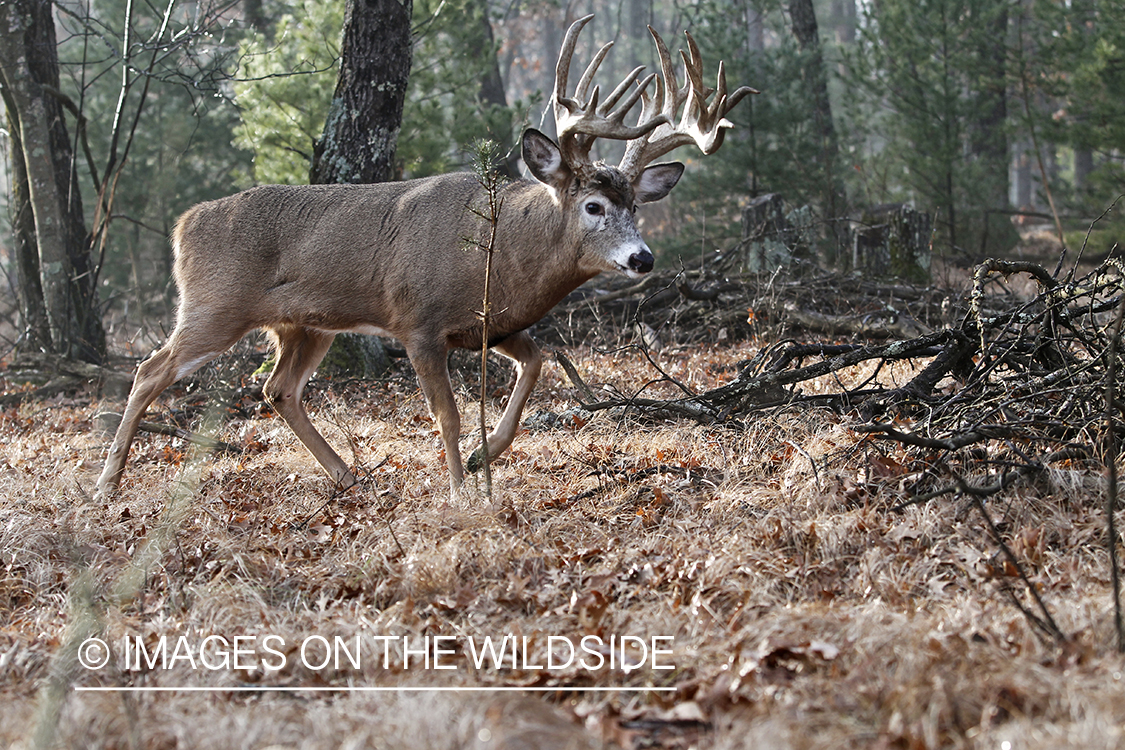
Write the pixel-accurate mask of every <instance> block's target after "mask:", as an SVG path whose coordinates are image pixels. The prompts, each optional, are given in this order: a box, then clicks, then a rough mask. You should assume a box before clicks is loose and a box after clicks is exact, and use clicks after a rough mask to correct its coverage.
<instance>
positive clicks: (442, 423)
mask: <svg viewBox="0 0 1125 750" xmlns="http://www.w3.org/2000/svg"><path fill="white" fill-rule="evenodd" d="M406 353H407V355H408V356H409V357H410V364H411V365H413V366H414V372H415V373H417V375H418V384H419V385H420V386H421V387H422V393H423V394H424V395H425V397H426V403H427V404H429V406H430V413H431V414H433V415H434V422H436V423H437V428H438V432H440V433H441V441H442V444H444V445H445V463H446V466H448V467H449V483H450V488H451V490H452V494H454V495H456V493H457V490H458V489H459V488H460V487H461V483H462V482H463V481H464V480H465V471H464V469H463V468H462V467H461V449H460V447H459V446H458V442H457V441H458V439H459V438H460V437H461V413H460V412H459V411H458V410H457V399H456V398H455V397H454V395H453V385H452V384H451V383H450V382H449V362H448V360H447V356H448V352H447V351H446V349H445V348H444V347H443V348H437V349H435V348H421V349H418V348H415V347H413V346H411V345H410V344H409V343H408V344H407V345H406Z"/></svg>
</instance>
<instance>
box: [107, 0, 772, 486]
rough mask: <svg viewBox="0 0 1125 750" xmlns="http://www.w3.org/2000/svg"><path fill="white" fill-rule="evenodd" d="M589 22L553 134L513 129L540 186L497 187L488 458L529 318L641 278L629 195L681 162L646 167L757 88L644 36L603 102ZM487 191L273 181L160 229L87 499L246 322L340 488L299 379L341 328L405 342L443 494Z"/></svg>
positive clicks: (526, 373) (454, 450)
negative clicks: (102, 457)
mask: <svg viewBox="0 0 1125 750" xmlns="http://www.w3.org/2000/svg"><path fill="white" fill-rule="evenodd" d="M592 17H593V16H587V17H585V18H582V19H579V20H578V21H576V22H575V23H574V24H573V25H572V26H571V27H570V29H569V30H568V31H567V35H566V38H565V40H564V42H563V47H562V50H561V52H560V53H559V61H558V67H557V68H556V78H555V91H554V96H553V98H552V102H553V104H554V110H555V120H556V124H557V127H558V135H559V140H558V145H556V144H555V143H554V142H553V141H551V140H550V139H549V138H548V137H547V136H545V135H543V134H542V133H540V132H538V131H536V130H528V131H526V132H525V133H524V135H523V144H522V149H523V160H524V162H525V163H526V165H527V168H528V169H529V170H530V172H531V174H532V176H533V177H534V178H535V181H526V180H525V181H519V182H515V183H513V184H510V185H508V186H506V187H504V188H503V189H502V195H501V197H502V200H503V203H502V208H501V210H500V213H499V216H498V218H497V226H496V235H495V244H494V256H493V277H492V286H491V308H492V309H493V310H495V311H497V312H495V313H494V314H493V315H492V316H490V319H489V328H488V330H489V339H490V340H489V342H488V343H489V344H490V345H491V346H493V347H495V349H496V350H497V351H498V352H500V353H501V354H503V355H504V356H506V357H508V358H510V359H512V360H514V361H515V363H516V371H517V380H516V386H515V389H514V391H513V392H512V395H511V400H510V401H509V402H508V405H507V408H506V409H505V411H504V414H503V416H502V417H501V418H500V422H499V424H497V425H496V427H495V429H494V430H493V431H492V433H491V434H490V435H489V437H488V448H489V451H488V453H489V455H488V460H492V459H494V458H495V457H496V456H497V455H498V454H500V453H501V452H502V451H504V449H506V448H507V447H508V446H509V445H510V444H511V442H512V438H513V437H514V436H515V433H516V429H517V427H518V425H519V421H520V414H521V413H522V411H523V408H524V404H525V403H526V402H527V398H528V395H529V394H530V393H531V389H532V387H533V386H534V385H535V381H536V380H537V379H538V377H539V369H540V356H539V350H538V348H537V347H536V345H535V343H534V342H533V341H532V338H531V336H530V335H529V334H528V333H527V331H526V329H527V328H528V327H529V326H531V325H532V324H533V323H535V322H536V321H538V320H539V319H540V318H541V317H542V316H543V315H545V314H546V313H547V312H548V311H549V310H550V309H551V308H552V307H554V306H555V304H557V303H558V302H559V301H560V300H561V299H562V298H563V297H564V296H566V295H567V294H569V293H570V292H571V291H573V290H574V289H575V288H577V287H578V286H579V285H580V284H582V283H583V282H585V281H587V280H588V279H590V278H592V277H594V276H596V275H597V274H598V273H600V272H602V271H617V272H620V273H624V274H627V275H629V276H632V277H639V276H642V275H644V274H646V273H648V272H649V271H651V270H652V265H653V258H652V253H651V252H650V251H649V249H648V246H647V245H645V243H644V240H642V239H641V236H640V234H639V233H638V231H637V226H636V223H635V220H634V216H633V211H634V209H635V207H636V204H637V203H646V202H648V201H655V200H659V199H661V198H663V197H664V196H665V195H667V194H668V191H669V190H671V189H672V187H673V186H674V185H675V184H676V181H677V180H679V178H680V175H681V174H682V173H683V169H684V168H683V165H682V164H679V163H671V164H657V165H654V166H646V165H648V164H649V163H650V162H652V161H653V160H654V159H656V158H657V157H659V156H661V155H663V154H666V153H667V152H669V151H671V150H672V149H674V148H676V147H678V146H681V145H685V144H690V143H695V144H696V145H698V146H699V148H700V149H701V150H702V151H703V152H704V153H705V154H710V153H713V152H714V151H715V150H716V149H718V148H719V146H720V145H721V144H722V140H723V131H724V129H725V128H728V127H730V123H729V122H728V121H727V120H725V119H724V115H726V113H727V112H728V111H729V110H730V109H731V108H732V107H734V105H735V104H737V103H738V102H739V101H740V100H741V99H742V98H743V97H744V96H746V95H747V94H749V93H756V92H754V91H753V90H752V89H749V88H745V87H743V88H740V89H738V90H737V91H735V92H734V93H733V94H730V95H729V96H728V94H727V91H726V81H725V74H724V72H723V66H722V63H720V64H719V74H718V83H717V87H716V89H710V88H708V87H705V86H704V84H703V77H702V76H703V63H702V61H701V59H700V55H699V49H698V47H697V46H696V44H695V42H694V40H692V38H691V36H690V35H689V36H688V37H687V41H688V48H689V53H687V54H683V53H681V54H682V56H683V60H684V69H685V77H686V81H685V83H684V85H683V86H680V85H679V84H678V83H677V81H676V78H675V73H674V71H673V66H672V59H671V56H670V55H669V54H668V49H667V48H666V47H665V45H664V42H663V41H662V40H661V38H660V36H659V35H658V34H656V32H652V36H653V38H654V40H655V42H656V47H657V50H658V53H659V57H660V67H661V72H660V75H659V76H658V75H657V74H655V73H654V74H652V75H649V76H647V77H645V78H643V79H640V75H641V72H642V70H643V68H637V69H636V70H634V71H632V72H631V73H630V74H629V75H628V76H626V77H625V79H624V80H623V81H622V82H621V83H620V84H619V85H618V86H617V87H616V88H615V89H614V90H613V92H612V93H610V94H609V96H607V97H605V99H604V100H601V97H600V95H599V88H598V87H597V86H594V87H593V89H591V83H592V79H593V77H594V74H595V72H596V71H597V69H598V66H599V65H600V64H601V62H602V60H603V59H604V57H605V55H606V53H607V52H608V51H609V48H610V47H611V46H612V42H611V43H609V44H606V45H605V46H604V47H602V48H601V50H600V51H599V52H598V53H597V54H596V55H595V57H594V59H593V61H592V62H591V63H590V65H589V67H588V68H587V69H586V72H585V73H584V74H583V76H582V78H581V80H580V81H579V83H578V86H577V87H576V91H575V94H574V96H569V95H568V94H567V75H568V70H569V68H570V60H571V57H572V55H573V54H574V47H575V43H576V42H577V39H578V34H579V32H580V31H581V30H582V27H583V26H585V25H586V23H587V22H589V20H590V19H591V18H592ZM654 81H655V92H653V93H651V94H650V93H649V91H648V88H649V87H650V85H651V84H652V83H653V82H654ZM712 95H714V98H713V99H712V98H711V97H712ZM709 100H710V101H709ZM638 101H640V102H641V112H640V116H639V118H638V120H637V122H636V124H635V125H627V124H626V123H625V116H626V114H627V113H628V112H629V111H630V110H631V109H632V108H633V107H634V105H636V104H637V102H638ZM619 104H620V106H618V105H619ZM681 111H682V115H681ZM597 138H612V139H618V140H625V141H628V143H627V145H626V150H625V155H624V157H623V158H622V160H621V163H620V164H619V165H618V166H617V167H616V168H615V167H611V166H607V165H605V164H603V163H601V162H594V161H592V160H591V157H590V148H591V146H592V145H593V142H594V140H595V139H597ZM484 200H485V192H484V188H483V187H482V186H481V184H480V183H479V181H478V179H477V178H476V177H475V176H474V175H472V174H467V173H458V174H447V175H442V176H438V177H427V178H423V179H417V180H408V181H405V182H392V183H381V184H376V185H310V186H300V187H285V186H278V185H271V186H264V187H257V188H253V189H250V190H247V191H245V192H242V193H239V194H237V195H233V196H231V197H229V198H223V199H221V200H217V201H212V202H209V203H202V204H200V205H198V206H195V207H194V208H192V209H190V210H189V211H188V212H187V213H185V214H184V215H183V216H182V217H181V218H180V220H179V222H178V223H177V224H176V228H175V231H174V234H173V243H174V247H175V256H176V262H175V277H176V284H177V286H178V287H179V292H180V306H179V311H178V313H177V317H176V329H175V330H174V331H173V332H172V336H171V337H170V338H169V339H168V343H167V344H165V346H164V347H163V348H162V349H160V350H159V351H158V352H156V353H155V354H154V355H153V356H152V357H150V358H149V359H148V360H146V361H145V362H144V363H142V364H141V366H140V368H139V369H138V370H137V376H136V380H135V381H134V383H133V389H132V392H131V393H130V394H129V403H128V405H127V406H126V408H125V413H124V415H123V417H122V419H121V424H120V426H119V427H118V430H117V434H116V436H115V437H114V439H113V444H112V446H110V449H109V455H108V456H107V458H106V463H105V468H104V469H103V470H102V474H101V477H100V478H99V479H98V490H97V491H98V493H99V495H105V494H108V493H112V492H113V491H114V490H115V489H116V487H117V486H118V484H119V483H120V481H121V475H122V473H123V472H124V469H125V459H126V457H127V455H128V453H129V446H130V444H131V443H132V442H133V438H134V436H135V435H136V432H137V426H138V424H139V422H140V420H141V417H142V415H143V414H144V412H145V410H146V409H147V408H148V406H149V404H151V403H152V401H153V399H155V398H156V397H157V395H159V394H160V392H161V391H163V390H164V389H165V388H167V387H168V386H169V385H171V384H172V383H174V382H175V381H176V380H178V379H180V378H182V377H184V376H185V375H187V374H189V373H191V372H193V371H194V370H196V369H197V368H198V367H200V366H201V365H203V364H204V363H206V362H207V361H209V360H211V359H213V358H214V357H217V356H218V355H220V354H222V353H223V352H225V351H226V350H227V349H228V348H230V347H231V346H232V345H233V344H234V343H235V342H237V341H238V340H239V339H240V338H242V336H243V335H245V334H246V333H248V332H249V331H252V330H254V329H256V328H264V329H265V330H266V331H268V332H269V334H270V336H271V338H272V339H273V342H274V345H275V347H276V349H277V363H276V365H275V367H274V370H273V374H272V375H270V377H269V379H268V380H267V382H266V384H265V397H266V399H267V400H268V401H269V403H270V404H271V405H273V407H274V408H275V409H276V410H277V412H278V413H279V414H281V416H282V417H283V418H284V419H285V421H286V422H287V423H288V424H289V426H290V427H291V428H292V429H293V432H295V433H296V434H297V437H298V438H300V440H301V442H302V443H304V444H305V446H306V447H307V448H308V449H309V450H310V451H311V452H312V454H313V456H315V457H316V460H317V461H319V462H320V464H321V466H323V467H324V469H325V470H326V471H327V472H328V474H329V475H330V476H331V477H332V479H333V480H334V481H335V482H336V484H337V485H339V486H341V487H346V486H349V485H351V484H353V483H355V481H356V479H355V476H354V475H353V474H352V472H351V470H350V469H349V468H348V466H347V464H345V463H344V461H343V460H341V458H340V457H339V456H338V455H337V454H336V452H335V451H334V450H332V448H331V447H330V446H329V445H328V443H327V442H326V441H325V440H324V438H323V437H322V436H321V434H320V433H319V432H317V430H316V428H315V427H313V425H312V423H311V422H310V421H309V418H308V415H307V414H306V413H305V409H304V407H303V406H302V404H301V392H302V390H303V389H304V387H305V383H306V382H307V381H308V379H309V378H310V377H311V376H312V374H313V372H314V371H315V370H316V367H317V365H318V364H319V363H320V361H321V359H322V358H323V357H324V354H325V352H327V351H328V346H329V344H331V343H332V339H333V337H334V336H335V335H336V334H337V333H338V332H341V331H359V332H362V333H371V334H377V335H382V336H393V337H395V338H397V339H398V340H399V341H401V342H402V344H403V346H404V347H405V348H406V352H407V354H408V356H409V357H410V362H411V364H413V365H414V369H415V371H416V372H417V374H418V382H419V383H420V385H421V387H422V391H423V392H424V393H425V395H426V399H427V401H428V403H429V406H430V410H431V411H432V412H433V415H434V420H435V422H436V423H437V427H438V429H439V431H440V432H441V438H442V441H443V442H444V444H445V455H446V461H447V463H448V466H449V476H450V481H451V482H452V486H453V489H454V491H456V489H457V488H458V487H459V486H460V484H461V481H462V479H463V476H464V470H463V468H462V464H461V452H460V450H459V448H458V438H459V436H460V427H461V418H460V414H459V413H458V410H457V403H456V401H455V399H454V395H453V389H452V387H451V385H450V382H449V372H448V369H447V356H448V353H449V350H450V349H451V348H453V347H465V348H479V347H480V346H481V344H482V342H481V335H482V334H481V331H482V321H481V320H480V318H479V316H478V313H477V311H478V310H480V309H481V304H482V303H481V296H482V292H483V289H484V267H485V264H484V262H483V257H482V254H481V253H479V252H473V251H471V250H467V249H466V248H465V238H466V237H469V236H478V235H479V234H480V232H481V228H480V224H481V219H480V218H479V216H475V215H474V213H473V209H474V208H479V207H480V205H481V204H482V203H483V202H484Z"/></svg>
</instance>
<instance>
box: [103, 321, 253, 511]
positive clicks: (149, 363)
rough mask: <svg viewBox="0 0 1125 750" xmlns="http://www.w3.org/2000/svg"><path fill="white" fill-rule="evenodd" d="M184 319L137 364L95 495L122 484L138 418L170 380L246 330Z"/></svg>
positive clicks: (224, 347)
mask: <svg viewBox="0 0 1125 750" xmlns="http://www.w3.org/2000/svg"><path fill="white" fill-rule="evenodd" d="M186 319H187V318H186V317H184V318H182V319H181V321H180V324H179V325H177V327H176V330H175V331H173V332H172V336H171V338H169V339H168V343H167V344H165V345H164V347H163V348H161V349H160V350H159V351H158V352H156V353H155V354H153V355H152V356H151V357H149V358H148V359H146V360H145V361H144V362H142V363H141V365H140V367H138V368H137V375H136V377H135V378H134V379H133V387H132V389H131V390H130V391H129V401H128V403H127V404H126V405H125V413H124V414H123V415H122V416H121V424H119V425H118V426H117V433H116V434H115V435H114V437H113V443H112V445H110V448H109V453H108V454H107V455H106V459H105V467H104V468H103V469H102V473H101V476H100V477H98V485H97V490H96V494H95V497H98V498H106V497H108V496H109V495H112V494H113V492H114V491H115V490H116V489H117V487H118V486H119V485H120V484H121V476H122V474H124V473H125V460H126V459H127V458H128V457H129V448H130V446H132V444H133V438H135V437H136V435H137V428H138V427H139V426H140V423H141V418H142V417H144V414H145V411H146V410H147V409H148V407H149V406H150V405H151V404H152V402H153V401H155V400H156V397H157V396H159V395H160V394H161V392H163V391H164V389H165V388H167V387H168V386H170V385H172V383H175V382H176V381H177V380H179V379H180V378H183V377H185V376H187V375H190V374H191V373H193V372H195V371H196V370H198V369H199V368H200V367H202V366H203V365H205V364H206V363H207V362H210V361H211V360H212V359H214V358H215V357H217V356H219V355H220V354H222V353H223V352H225V351H226V350H227V349H229V348H230V347H232V346H233V345H234V344H235V342H236V341H238V340H239V339H240V338H242V335H243V334H244V333H246V331H245V330H243V329H237V328H236V329H231V330H228V331H225V332H224V331H216V330H215V329H207V330H196V329H195V328H194V327H193V326H192V324H190V323H185V322H184V321H185V320H186ZM196 319H198V318H196Z"/></svg>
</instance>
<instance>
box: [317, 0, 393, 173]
mask: <svg viewBox="0 0 1125 750" xmlns="http://www.w3.org/2000/svg"><path fill="white" fill-rule="evenodd" d="M412 10H413V0H347V5H346V10H345V12H344V43H343V50H342V53H341V60H340V73H339V76H338V77H337V79H336V92H335V94H334V95H333V97H332V104H331V105H330V106H329V109H328V118H327V120H326V122H325V123H324V135H323V136H322V137H321V139H320V141H318V142H317V144H316V146H315V147H314V149H313V159H312V165H311V169H310V174H309V182H311V183H312V184H314V185H317V184H328V183H337V182H348V183H357V184H358V183H370V182H384V181H385V180H389V179H392V178H393V177H394V175H395V171H396V170H395V163H394V158H395V146H396V145H397V143H398V135H399V131H400V130H401V129H402V105H403V102H404V101H405V99H406V82H407V78H408V77H409V76H410V61H411V57H412V54H413V47H412V44H411V38H410V17H411V13H412Z"/></svg>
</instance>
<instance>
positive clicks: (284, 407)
mask: <svg viewBox="0 0 1125 750" xmlns="http://www.w3.org/2000/svg"><path fill="white" fill-rule="evenodd" d="M272 333H273V335H274V340H275V343H276V346H277V364H276V365H274V368H273V372H272V373H271V374H270V376H269V379H268V380H266V385H265V388H264V389H263V390H264V391H265V396H266V401H268V402H269V404H270V406H272V407H273V408H274V409H275V410H276V411H277V413H278V414H280V415H281V418H282V419H284V420H285V423H286V424H288V425H289V428H290V429H291V430H293V432H294V434H296V435H297V438H298V439H299V440H300V441H301V442H302V443H303V444H304V446H305V447H306V448H308V449H309V452H310V453H312V454H313V457H314V458H316V460H317V461H319V462H320V465H321V466H323V467H324V470H325V471H326V472H328V476H330V477H332V481H334V482H335V483H336V485H337V486H338V487H341V488H346V487H351V486H352V485H353V484H355V483H356V478H355V475H354V474H352V472H351V470H350V469H349V468H348V465H347V464H346V463H344V461H343V459H341V458H340V456H339V455H337V453H336V451H334V450H332V446H330V445H329V444H328V442H327V441H326V440H325V439H324V436H323V435H321V434H320V432H318V431H317V429H316V428H315V427H313V423H312V422H311V421H310V420H309V415H308V413H307V412H305V406H304V404H303V403H301V394H302V393H304V390H305V384H306V383H308V382H309V378H311V377H312V375H313V373H314V372H315V371H316V367H317V365H319V364H320V361H321V360H322V359H324V355H325V354H327V353H328V347H330V346H331V345H332V339H334V338H336V334H334V333H327V332H324V331H317V330H313V329H311V328H300V327H296V326H284V327H278V328H274V329H273V330H272Z"/></svg>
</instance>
